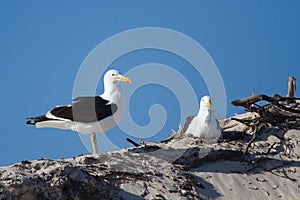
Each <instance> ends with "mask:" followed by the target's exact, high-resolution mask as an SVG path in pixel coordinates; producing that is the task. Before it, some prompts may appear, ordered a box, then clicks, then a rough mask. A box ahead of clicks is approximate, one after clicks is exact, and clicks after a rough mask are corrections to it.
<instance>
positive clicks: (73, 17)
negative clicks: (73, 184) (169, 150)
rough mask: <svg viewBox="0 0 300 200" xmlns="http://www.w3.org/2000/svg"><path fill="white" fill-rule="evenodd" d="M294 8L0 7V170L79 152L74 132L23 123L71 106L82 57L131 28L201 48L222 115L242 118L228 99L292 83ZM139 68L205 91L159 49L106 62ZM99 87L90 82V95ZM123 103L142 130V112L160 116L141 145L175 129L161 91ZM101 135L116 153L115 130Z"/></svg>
mask: <svg viewBox="0 0 300 200" xmlns="http://www.w3.org/2000/svg"><path fill="white" fill-rule="evenodd" d="M299 9H300V4H299V2H297V1H285V2H283V1H251V3H246V1H234V3H233V1H188V3H187V2H183V1H181V3H174V1H163V2H162V1H146V2H141V1H127V2H125V1H113V2H112V3H110V2H108V1H105V2H104V1H26V2H25V1H1V2H0V26H1V31H0V38H1V39H0V41H1V46H0V56H1V59H0V66H1V68H0V70H1V72H0V74H1V79H0V87H1V92H2V95H1V104H0V105H1V119H0V122H1V127H2V130H1V133H0V134H1V139H0V166H2V165H8V164H12V163H15V162H19V161H21V160H26V159H28V160H30V159H37V158H41V157H47V158H52V159H55V158H60V157H65V158H67V157H72V156H75V155H78V154H87V153H88V151H87V150H86V149H85V147H84V145H83V144H82V143H81V140H80V138H79V137H78V134H77V133H74V132H71V131H63V130H56V129H35V128H34V127H32V126H28V125H26V124H25V119H26V117H31V116H35V115H39V114H43V113H45V112H46V111H47V110H49V109H51V108H52V107H53V106H55V105H60V104H68V103H70V100H71V99H72V91H73V84H74V81H75V77H76V74H77V71H78V69H79V67H80V65H81V63H82V62H83V60H84V59H85V58H86V57H87V55H88V54H89V53H90V52H91V50H92V49H93V48H95V47H96V46H97V45H98V44H99V43H100V42H102V41H104V40H105V39H107V38H108V37H110V36H112V35H114V34H117V33H120V32H122V31H126V30H129V29H132V28H139V27H149V26H150V27H163V28H168V29H172V30H176V31H179V32H181V33H184V34H186V35H188V36H189V37H191V38H193V39H194V40H196V41H197V42H198V43H199V44H201V45H202V46H203V47H204V48H205V49H206V51H207V52H208V53H209V54H210V56H211V57H212V59H213V60H214V62H215V63H216V65H217V66H218V69H219V71H220V73H221V75H222V78H223V81H224V85H225V89H226V95H227V116H231V115H233V114H234V113H241V112H242V111H243V110H242V109H240V108H234V107H232V106H230V104H229V102H230V101H231V100H233V99H236V98H240V97H245V96H248V95H249V94H250V92H251V90H252V89H253V90H254V92H255V94H259V93H265V94H269V95H271V94H272V93H275V92H276V93H279V94H282V95H285V94H286V89H287V79H288V76H289V75H294V76H295V77H296V78H298V79H300V55H299V52H300V51H299V46H300V38H299V35H300V26H299V24H300V12H299ZM144 63H162V64H165V65H168V66H172V67H174V69H176V70H178V71H180V72H181V73H182V74H184V75H185V76H187V77H189V78H190V80H191V84H192V85H193V87H194V89H195V90H196V91H199V93H197V96H198V98H201V96H203V95H204V94H206V93H207V88H206V86H205V84H204V82H203V80H202V79H201V77H199V75H197V74H194V71H193V69H188V68H184V70H183V68H182V66H188V65H189V64H188V63H187V62H186V61H185V60H183V59H181V58H179V57H178V56H176V55H173V54H170V53H168V52H162V51H157V50H151V49H148V50H141V51H137V52H132V53H129V54H126V55H123V56H122V57H120V58H118V59H117V60H116V61H115V62H114V63H113V64H114V66H120V68H119V70H120V71H121V72H123V73H126V72H127V71H129V70H130V69H131V68H132V67H133V66H136V65H140V64H144ZM114 68H116V67H114ZM195 80H196V81H195ZM122 87H123V89H124V90H126V85H124V84H122ZM102 90H103V86H102V83H101V82H99V85H98V90H97V93H98V94H100V93H102ZM296 95H297V96H299V91H297V92H296ZM132 99H133V100H132V101H133V102H135V103H136V104H138V107H134V106H132V104H131V107H132V108H130V109H131V114H132V117H133V119H134V120H135V121H136V123H137V124H139V125H141V126H142V125H146V124H147V123H149V117H148V114H147V112H148V109H149V106H151V105H152V104H154V103H160V104H162V105H164V106H165V109H166V111H167V112H168V113H169V115H168V119H167V122H166V124H165V126H164V127H163V129H162V130H161V133H160V134H159V135H157V136H155V137H152V138H149V140H152V141H156V140H159V139H161V138H164V137H166V136H167V134H166V133H170V129H171V128H173V129H176V128H177V125H178V124H179V123H180V119H179V117H178V116H179V115H180V112H179V111H178V109H176V108H178V101H177V100H176V98H175V96H174V95H173V94H172V93H171V92H170V91H169V90H167V89H166V88H162V87H159V86H158V85H152V86H151V85H149V86H145V87H143V88H142V89H141V90H139V91H137V92H136V93H135V94H134V96H133V97H132ZM196 109H197V105H195V110H196ZM191 114H195V113H191ZM106 134H107V137H109V138H110V139H111V140H112V141H113V142H115V143H116V144H117V145H118V146H120V147H126V145H127V146H129V145H128V144H127V143H126V142H124V140H125V138H126V137H128V136H127V135H126V134H125V133H123V132H122V131H121V130H120V129H119V128H118V127H116V128H114V129H112V130H111V131H109V132H108V133H106ZM133 139H136V140H138V138H133Z"/></svg>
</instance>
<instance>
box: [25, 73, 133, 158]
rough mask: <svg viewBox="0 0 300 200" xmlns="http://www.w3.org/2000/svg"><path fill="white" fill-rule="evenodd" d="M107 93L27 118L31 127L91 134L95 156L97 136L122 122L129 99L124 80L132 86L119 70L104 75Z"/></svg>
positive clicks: (105, 91) (81, 99) (76, 99)
mask: <svg viewBox="0 0 300 200" xmlns="http://www.w3.org/2000/svg"><path fill="white" fill-rule="evenodd" d="M103 80H104V92H103V94H102V95H100V96H93V97H77V98H75V99H73V103H72V104H71V105H68V106H57V107H55V108H54V109H52V110H50V111H48V112H47V113H46V114H45V115H41V116H38V117H31V118H27V122H26V123H27V124H32V125H35V126H36V128H59V129H65V130H72V131H76V132H79V133H82V134H91V142H92V146H93V152H94V154H97V153H98V147H97V140H96V133H97V132H101V133H103V132H106V131H108V130H109V129H111V128H113V127H114V126H115V125H116V124H118V122H119V121H120V120H121V119H122V116H123V114H124V112H125V99H124V96H123V92H122V88H121V87H120V85H119V82H120V81H123V82H125V83H131V80H130V79H129V78H128V77H125V76H122V75H121V74H120V73H119V71H117V70H109V71H107V72H106V73H105V75H104V79H103Z"/></svg>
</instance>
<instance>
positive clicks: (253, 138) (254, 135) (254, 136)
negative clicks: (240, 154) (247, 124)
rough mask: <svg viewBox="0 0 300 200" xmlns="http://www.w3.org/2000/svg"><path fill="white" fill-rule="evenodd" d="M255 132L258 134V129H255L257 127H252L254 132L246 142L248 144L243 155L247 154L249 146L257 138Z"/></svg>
mask: <svg viewBox="0 0 300 200" xmlns="http://www.w3.org/2000/svg"><path fill="white" fill-rule="evenodd" d="M257 132H258V127H257V125H255V126H254V131H253V136H252V138H251V140H250V141H249V142H248V144H247V146H246V149H245V151H244V154H246V153H248V149H249V147H250V145H251V144H252V143H253V142H254V140H255V139H256V137H257Z"/></svg>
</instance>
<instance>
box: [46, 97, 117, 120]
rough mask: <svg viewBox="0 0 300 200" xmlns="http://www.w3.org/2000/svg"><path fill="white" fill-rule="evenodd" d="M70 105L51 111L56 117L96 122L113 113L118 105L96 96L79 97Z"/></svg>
mask: <svg viewBox="0 0 300 200" xmlns="http://www.w3.org/2000/svg"><path fill="white" fill-rule="evenodd" d="M73 101H74V103H73V104H72V105H70V106H59V107H56V108H54V109H53V110H51V111H50V113H51V114H52V115H54V116H55V117H60V118H64V119H69V120H71V121H76V122H84V123H89V122H96V121H100V120H102V119H104V118H106V117H109V116H111V115H113V114H114V113H115V112H116V111H117V109H118V106H117V105H116V104H113V103H109V101H107V100H105V99H103V98H101V97H100V96H96V97H77V98H75V99H74V100H73Z"/></svg>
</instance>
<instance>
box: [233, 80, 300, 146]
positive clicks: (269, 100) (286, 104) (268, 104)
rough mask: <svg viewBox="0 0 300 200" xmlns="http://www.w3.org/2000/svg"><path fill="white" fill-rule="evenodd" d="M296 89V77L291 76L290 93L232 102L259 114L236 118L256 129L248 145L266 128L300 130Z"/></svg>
mask: <svg viewBox="0 0 300 200" xmlns="http://www.w3.org/2000/svg"><path fill="white" fill-rule="evenodd" d="M295 90H296V79H295V78H294V77H292V76H291V77H289V83H288V95H287V96H286V97H283V96H281V95H279V94H273V96H272V97H270V96H267V95H265V94H259V95H256V96H254V95H253V94H252V95H251V96H249V97H246V98H241V99H237V100H234V101H232V102H231V104H232V105H234V106H242V107H244V108H245V109H246V110H248V111H251V112H255V113H257V114H258V116H257V117H255V118H253V119H238V120H237V119H235V118H232V119H233V120H236V121H239V122H240V123H243V124H245V125H247V126H249V127H251V128H253V129H254V132H253V137H252V139H251V140H250V142H249V143H248V145H247V148H246V152H247V151H248V148H249V146H250V145H251V143H253V141H254V140H255V139H256V136H257V134H258V133H259V132H260V131H261V130H262V129H264V128H267V127H277V128H280V129H284V130H286V129H299V130H300V101H299V100H300V98H296V97H294V94H295Z"/></svg>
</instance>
